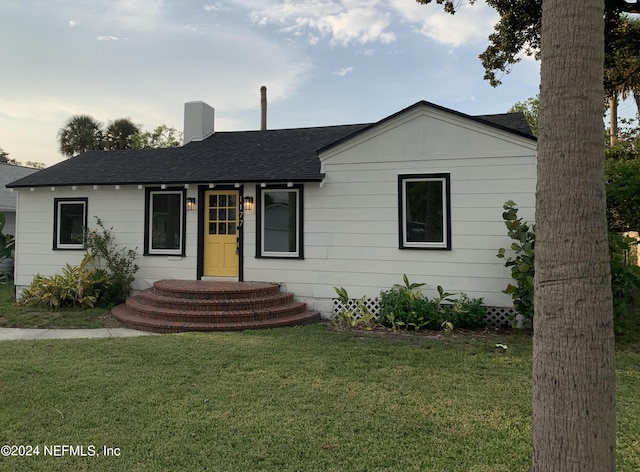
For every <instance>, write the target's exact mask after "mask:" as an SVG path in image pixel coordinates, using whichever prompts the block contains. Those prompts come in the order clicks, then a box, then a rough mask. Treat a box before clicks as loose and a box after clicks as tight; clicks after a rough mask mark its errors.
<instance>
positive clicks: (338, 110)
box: [0, 0, 539, 165]
mask: <svg viewBox="0 0 640 472" xmlns="http://www.w3.org/2000/svg"><path fill="white" fill-rule="evenodd" d="M461 3H462V4H463V6H462V8H461V9H460V11H459V12H458V13H456V15H455V16H453V17H452V16H450V15H447V14H445V13H443V11H442V7H441V6H439V5H429V6H424V5H418V4H417V3H416V2H415V1H414V0H287V1H282V0H225V1H212V0H209V1H207V0H205V1H197V0H0V57H1V58H2V62H1V64H2V66H1V69H2V72H0V147H2V148H3V149H4V150H5V151H6V152H8V153H9V154H10V157H12V158H14V159H17V160H18V161H22V162H25V161H38V162H44V163H45V164H47V165H52V164H54V163H56V162H59V161H61V160H63V156H62V155H60V154H59V152H58V149H57V141H56V138H57V132H58V130H59V129H60V128H61V127H62V126H63V124H64V122H65V121H66V120H67V119H68V118H69V117H71V116H72V115H74V114H80V113H84V114H89V115H92V116H93V117H94V118H96V119H97V120H99V121H101V122H104V123H106V122H107V121H109V120H113V119H116V118H122V117H128V118H130V119H131V120H132V121H134V122H135V123H138V124H141V125H142V126H143V127H144V128H145V129H152V128H154V127H155V126H157V125H159V124H161V123H165V124H167V125H169V126H174V127H176V128H178V129H180V130H181V129H182V119H183V106H184V102H187V101H192V100H203V101H205V102H207V103H209V104H210V105H211V106H213V107H214V108H215V109H216V112H215V128H216V130H219V131H233V130H248V129H258V128H259V125H260V113H259V104H260V86H261V85H266V86H267V89H268V120H267V121H268V127H269V128H272V129H273V128H292V127H299V126H324V125H338V124H348V123H369V122H374V121H378V120H380V119H382V118H384V117H386V116H388V115H390V114H392V113H395V112H397V111H399V110H401V109H402V108H405V107H407V106H409V105H411V104H413V103H415V102H417V101H419V100H427V101H430V102H433V103H436V104H438V105H442V106H445V107H449V108H452V109H455V110H458V111H461V112H463V113H468V114H472V115H473V114H488V113H502V112H505V111H507V109H508V108H509V107H510V106H511V105H513V104H514V103H515V102H518V101H524V100H526V99H527V98H528V97H531V96H534V95H535V94H536V93H537V91H538V84H539V64H538V63H536V62H534V61H533V60H530V59H525V60H523V61H522V62H521V63H520V64H517V65H516V66H515V67H514V69H513V71H512V73H511V74H510V75H507V76H505V77H503V85H501V86H500V87H498V88H492V87H491V86H489V84H488V83H487V82H486V81H484V80H483V79H482V77H483V72H484V71H483V69H482V66H481V64H480V61H479V59H478V54H479V53H481V52H482V51H483V50H484V49H485V47H486V45H487V36H488V35H489V34H490V32H491V31H492V28H493V25H494V24H495V23H496V21H497V19H498V17H497V14H496V13H495V12H494V11H493V10H492V9H491V8H489V7H487V6H486V5H485V4H484V3H483V2H482V1H478V2H476V4H475V5H474V6H469V5H465V2H464V1H461Z"/></svg>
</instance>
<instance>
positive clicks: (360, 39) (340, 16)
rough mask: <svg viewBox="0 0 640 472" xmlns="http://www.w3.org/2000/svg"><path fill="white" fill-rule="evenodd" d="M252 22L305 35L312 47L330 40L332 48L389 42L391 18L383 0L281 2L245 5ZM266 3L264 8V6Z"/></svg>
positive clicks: (248, 2) (390, 38)
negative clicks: (322, 40)
mask: <svg viewBox="0 0 640 472" xmlns="http://www.w3.org/2000/svg"><path fill="white" fill-rule="evenodd" d="M244 3H245V5H246V6H248V7H249V8H250V10H251V12H250V15H249V17H250V19H251V21H252V22H253V23H254V24H256V25H259V26H265V25H279V26H280V27H281V30H280V31H282V32H284V33H290V34H306V35H308V37H309V42H310V43H311V44H316V43H317V42H318V40H319V38H329V39H330V41H331V44H332V45H336V44H338V45H342V46H347V45H349V44H351V43H359V44H368V43H374V42H381V43H390V42H393V41H395V40H396V35H395V34H394V33H393V32H392V31H390V30H389V27H390V26H391V23H392V16H391V14H390V12H389V11H386V10H388V8H385V3H384V1H383V0H370V1H368V2H363V1H361V0H330V1H326V0H324V1H323V0H306V1H304V0H303V1H297V2H292V1H285V2H284V3H280V2H277V3H274V2H269V3H266V2H263V3H260V4H258V3H254V2H251V1H245V2H244ZM265 3H266V5H265Z"/></svg>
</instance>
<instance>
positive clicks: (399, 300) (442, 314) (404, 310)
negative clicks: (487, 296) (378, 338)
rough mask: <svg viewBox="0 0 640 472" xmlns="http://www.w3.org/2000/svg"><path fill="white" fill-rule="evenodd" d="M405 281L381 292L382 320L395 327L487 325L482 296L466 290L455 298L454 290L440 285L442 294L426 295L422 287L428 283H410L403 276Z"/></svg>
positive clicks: (380, 315)
mask: <svg viewBox="0 0 640 472" xmlns="http://www.w3.org/2000/svg"><path fill="white" fill-rule="evenodd" d="M403 281H404V285H398V284H396V285H394V286H393V287H392V288H391V289H390V290H383V291H382V292H380V314H379V316H378V321H379V322H380V323H381V324H382V325H384V326H388V327H391V328H393V329H399V328H404V329H413V330H420V329H425V328H429V329H447V327H449V329H450V327H451V326H452V325H453V327H455V328H466V329H472V328H477V327H479V326H483V325H484V323H485V311H484V307H483V306H482V304H483V302H484V300H483V299H482V298H474V299H470V298H469V297H467V295H465V294H459V296H458V298H453V296H454V295H456V294H454V293H448V292H445V291H444V290H443V289H442V287H440V286H438V287H437V290H438V296H437V297H436V298H434V299H429V298H427V297H425V296H424V295H423V294H422V292H421V290H420V287H422V286H424V285H425V284H417V283H409V280H408V278H407V276H406V275H404V276H403Z"/></svg>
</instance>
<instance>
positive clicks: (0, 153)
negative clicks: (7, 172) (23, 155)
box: [0, 147, 20, 166]
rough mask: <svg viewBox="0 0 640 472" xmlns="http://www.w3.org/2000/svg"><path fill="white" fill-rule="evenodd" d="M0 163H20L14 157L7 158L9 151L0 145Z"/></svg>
mask: <svg viewBox="0 0 640 472" xmlns="http://www.w3.org/2000/svg"><path fill="white" fill-rule="evenodd" d="M0 163H2V164H12V165H14V166H17V165H20V163H19V162H18V161H16V160H15V159H9V153H8V152H5V151H4V150H3V149H2V148H1V147H0Z"/></svg>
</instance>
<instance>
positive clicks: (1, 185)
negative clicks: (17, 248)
mask: <svg viewBox="0 0 640 472" xmlns="http://www.w3.org/2000/svg"><path fill="white" fill-rule="evenodd" d="M37 171H38V169H33V168H31V167H22V166H17V165H11V164H4V163H0V213H2V214H4V217H5V218H4V225H3V226H2V227H0V232H1V233H2V235H0V238H2V236H4V235H11V236H14V235H15V232H16V193H15V192H13V190H11V189H8V188H7V187H6V184H8V183H11V182H13V181H14V180H16V179H19V178H21V177H25V176H27V175H29V174H33V173H34V172H37ZM0 241H4V238H2V239H0ZM7 242H8V241H7ZM3 248H4V244H0V277H2V276H4V275H5V274H6V273H9V274H11V273H13V258H11V257H10V256H9V255H8V254H3V253H4V252H5V251H4V250H3Z"/></svg>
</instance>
